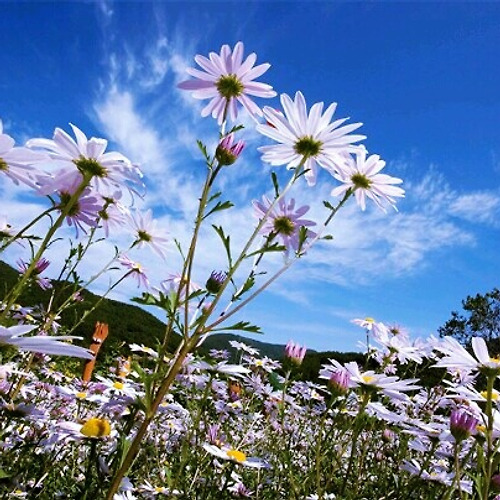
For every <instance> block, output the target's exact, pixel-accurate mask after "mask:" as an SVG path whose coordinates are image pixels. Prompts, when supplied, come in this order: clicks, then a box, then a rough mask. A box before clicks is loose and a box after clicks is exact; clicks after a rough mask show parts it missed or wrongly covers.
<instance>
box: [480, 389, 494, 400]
mask: <svg viewBox="0 0 500 500" xmlns="http://www.w3.org/2000/svg"><path fill="white" fill-rule="evenodd" d="M479 394H481V396H482V397H483V398H484V399H488V391H481V392H480V393H479ZM498 398H499V394H498V392H497V391H495V390H494V391H493V392H492V393H491V400H492V401H498Z"/></svg>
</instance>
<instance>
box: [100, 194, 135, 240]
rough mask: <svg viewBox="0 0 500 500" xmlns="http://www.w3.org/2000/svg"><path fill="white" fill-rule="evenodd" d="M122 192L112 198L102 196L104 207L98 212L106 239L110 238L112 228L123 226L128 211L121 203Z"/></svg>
mask: <svg viewBox="0 0 500 500" xmlns="http://www.w3.org/2000/svg"><path fill="white" fill-rule="evenodd" d="M121 196H122V193H121V191H116V192H115V193H113V195H112V196H102V197H101V198H102V201H103V207H102V209H101V210H100V211H99V212H98V216H99V224H100V225H101V226H102V228H103V229H104V234H105V235H106V238H107V237H108V236H109V230H110V228H111V226H118V227H120V226H122V225H123V224H124V222H125V215H126V214H128V209H127V208H126V207H125V206H124V205H122V204H121V203H120V201H119V200H120V198H121Z"/></svg>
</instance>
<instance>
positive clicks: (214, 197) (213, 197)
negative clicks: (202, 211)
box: [207, 191, 222, 205]
mask: <svg viewBox="0 0 500 500" xmlns="http://www.w3.org/2000/svg"><path fill="white" fill-rule="evenodd" d="M221 194H222V193H221V192H220V191H218V192H217V193H215V194H213V195H212V196H210V198H209V199H208V201H207V205H208V204H209V203H210V202H211V201H213V200H215V199H217V198H219V196H220V195H221Z"/></svg>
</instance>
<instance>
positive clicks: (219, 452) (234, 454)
mask: <svg viewBox="0 0 500 500" xmlns="http://www.w3.org/2000/svg"><path fill="white" fill-rule="evenodd" d="M203 449H204V450H205V451H206V452H208V453H210V454H211V455H213V456H215V457H217V458H219V459H222V460H230V461H232V462H236V463H237V464H240V465H245V466H247V467H255V468H262V467H267V464H266V463H265V462H264V461H262V460H260V459H259V458H255V457H247V456H246V454H245V453H243V452H242V451H240V450H237V449H234V448H230V447H227V446H224V447H222V448H220V447H219V446H216V445H214V444H208V443H205V444H204V445H203Z"/></svg>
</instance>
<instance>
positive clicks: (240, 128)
mask: <svg viewBox="0 0 500 500" xmlns="http://www.w3.org/2000/svg"><path fill="white" fill-rule="evenodd" d="M244 128H245V126H244V125H235V126H234V127H233V128H232V129H231V130H230V131H229V132H228V133H227V134H226V135H229V134H232V133H234V132H238V130H243V129H244Z"/></svg>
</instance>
